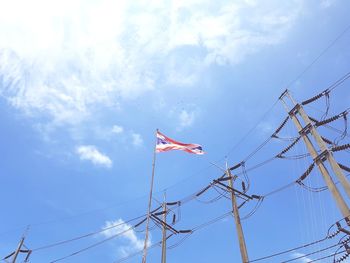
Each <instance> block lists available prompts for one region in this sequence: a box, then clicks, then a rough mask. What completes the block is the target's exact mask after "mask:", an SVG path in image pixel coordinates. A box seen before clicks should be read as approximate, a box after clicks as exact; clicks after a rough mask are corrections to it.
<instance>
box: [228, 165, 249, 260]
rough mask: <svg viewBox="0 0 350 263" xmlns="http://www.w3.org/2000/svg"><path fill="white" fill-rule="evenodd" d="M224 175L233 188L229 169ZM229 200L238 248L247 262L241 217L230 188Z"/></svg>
mask: <svg viewBox="0 0 350 263" xmlns="http://www.w3.org/2000/svg"><path fill="white" fill-rule="evenodd" d="M226 166H227V165H226ZM226 168H227V167H226ZM226 175H227V177H228V178H229V180H228V183H229V187H230V188H231V189H234V188H233V177H232V174H231V171H230V170H229V169H226ZM231 201H232V209H233V216H234V218H235V224H236V230H237V235H238V241H239V249H240V251H241V257H242V262H243V263H247V262H249V258H248V252H247V247H246V244H245V239H244V234H243V229H242V224H241V219H240V217H239V211H238V206H237V200H236V195H235V193H234V191H232V190H231Z"/></svg>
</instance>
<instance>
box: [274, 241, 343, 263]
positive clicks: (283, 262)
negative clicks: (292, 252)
mask: <svg viewBox="0 0 350 263" xmlns="http://www.w3.org/2000/svg"><path fill="white" fill-rule="evenodd" d="M337 246H339V244H338V243H337V244H335V245H331V246H328V247H325V248H322V249H319V250H316V251H313V252H311V253H308V254H304V255H302V256H299V257H295V258H292V259H289V260H286V261H282V262H281V263H288V262H292V261H295V260H298V259H301V258H304V257H308V256H311V255H315V254H317V253H321V252H323V251H326V250H329V249H331V248H334V247H337ZM333 255H334V254H332V256H333ZM319 260H320V259H319ZM308 262H313V261H308Z"/></svg>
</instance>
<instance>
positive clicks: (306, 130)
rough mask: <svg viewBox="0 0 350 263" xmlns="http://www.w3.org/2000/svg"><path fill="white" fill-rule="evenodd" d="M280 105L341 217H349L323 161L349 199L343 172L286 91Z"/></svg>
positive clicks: (349, 210) (349, 192)
mask: <svg viewBox="0 0 350 263" xmlns="http://www.w3.org/2000/svg"><path fill="white" fill-rule="evenodd" d="M285 97H287V98H288V99H289V100H290V101H291V103H292V104H293V108H292V109H291V110H290V109H289V108H288V105H287V103H286V102H285V101H284V100H283V99H284V98H285ZM279 99H280V100H281V101H282V103H283V106H284V108H285V109H286V111H287V113H288V114H289V116H290V118H291V119H292V120H293V122H294V124H295V126H296V128H297V130H298V132H299V134H300V136H301V137H302V138H303V140H304V142H305V144H306V147H307V149H308V151H309V153H310V155H311V157H312V158H313V160H314V162H315V163H316V165H317V167H318V169H319V170H320V172H321V174H322V176H323V179H324V180H325V182H326V184H327V187H328V188H329V190H330V192H331V193H332V195H333V198H334V199H335V201H336V203H337V205H338V207H339V209H340V211H341V213H342V215H343V216H344V217H348V216H349V215H350V209H349V207H348V205H347V203H346V202H345V200H344V198H343V197H342V195H341V193H340V192H339V190H338V188H337V187H336V185H335V183H334V182H333V180H332V177H331V176H330V174H329V172H328V170H327V168H326V166H325V165H324V161H326V160H327V161H328V162H329V163H330V165H331V168H332V170H333V172H334V173H335V174H336V176H337V177H338V179H339V181H340V183H341V184H342V186H343V188H344V189H345V192H346V193H347V195H348V197H350V184H349V182H348V180H347V179H346V177H345V176H344V174H343V172H342V171H341V169H340V167H339V165H338V163H337V162H336V161H335V159H334V157H333V154H332V152H330V151H329V150H328V148H327V146H326V144H325V142H324V141H323V139H322V138H321V136H320V135H319V133H318V131H317V129H316V127H315V126H314V125H312V123H311V120H310V118H309V117H308V115H307V114H306V112H305V110H304V108H303V106H302V105H301V104H299V103H297V102H296V101H295V100H294V99H293V97H292V96H291V94H290V93H289V91H288V90H286V91H285V92H284V93H283V94H282V95H281V96H280V98H279ZM297 115H299V116H300V117H301V118H302V119H303V121H304V123H305V127H303V126H302V124H301V122H300V121H299V119H298V117H297ZM309 134H311V135H312V136H313V138H314V139H315V141H316V143H317V145H318V147H319V149H320V154H318V152H317V149H316V148H315V146H314V145H313V143H312V141H311V140H310V138H309Z"/></svg>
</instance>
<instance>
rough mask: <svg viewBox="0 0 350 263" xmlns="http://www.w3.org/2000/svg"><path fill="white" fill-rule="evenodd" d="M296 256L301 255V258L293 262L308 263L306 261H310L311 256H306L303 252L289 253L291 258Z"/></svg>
mask: <svg viewBox="0 0 350 263" xmlns="http://www.w3.org/2000/svg"><path fill="white" fill-rule="evenodd" d="M298 257H301V258H300V259H298V260H297V261H295V262H300V263H308V262H310V261H312V259H311V258H309V257H306V256H305V254H303V253H299V252H295V253H293V254H292V255H291V258H298Z"/></svg>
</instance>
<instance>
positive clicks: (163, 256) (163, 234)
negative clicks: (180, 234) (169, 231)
mask: <svg viewBox="0 0 350 263" xmlns="http://www.w3.org/2000/svg"><path fill="white" fill-rule="evenodd" d="M163 213H164V214H163V222H164V224H162V226H163V228H162V263H166V216H167V205H166V193H165V192H164V200H163Z"/></svg>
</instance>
